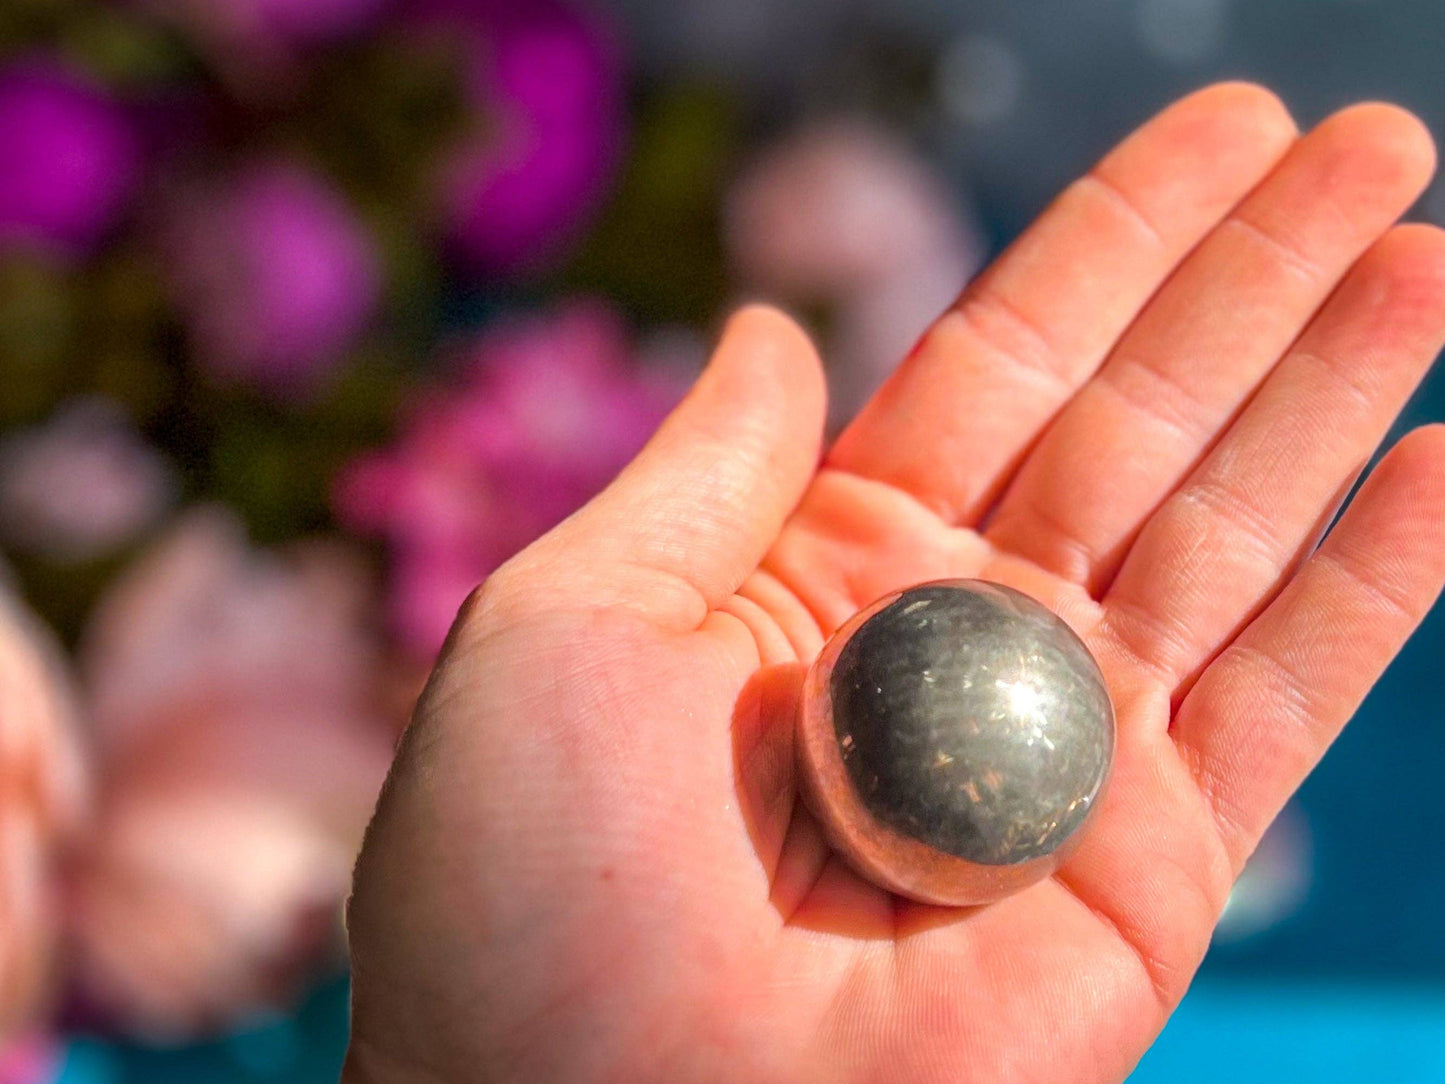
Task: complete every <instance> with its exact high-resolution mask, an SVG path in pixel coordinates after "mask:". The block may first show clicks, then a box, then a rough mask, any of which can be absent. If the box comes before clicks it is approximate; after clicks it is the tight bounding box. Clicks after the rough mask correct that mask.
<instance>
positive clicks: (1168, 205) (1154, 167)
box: [828, 84, 1295, 524]
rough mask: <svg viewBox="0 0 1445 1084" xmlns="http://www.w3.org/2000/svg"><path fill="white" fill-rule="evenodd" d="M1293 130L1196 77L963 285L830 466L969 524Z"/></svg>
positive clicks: (1245, 92) (1268, 109)
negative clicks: (1197, 86) (1198, 85)
mask: <svg viewBox="0 0 1445 1084" xmlns="http://www.w3.org/2000/svg"><path fill="white" fill-rule="evenodd" d="M1294 137H1295V128H1294V124H1293V122H1292V121H1291V120H1290V118H1289V116H1288V115H1287V114H1286V112H1285V110H1284V107H1283V106H1281V105H1280V103H1279V101H1278V100H1277V99H1275V98H1274V97H1273V96H1272V95H1270V94H1269V93H1268V92H1267V91H1264V90H1261V89H1259V88H1257V87H1252V86H1248V85H1243V84H1224V85H1220V86H1215V87H1210V88H1208V89H1206V90H1203V91H1201V92H1199V93H1197V94H1194V95H1192V96H1190V97H1188V98H1185V99H1184V100H1183V101H1181V102H1179V103H1177V104H1175V105H1173V106H1171V107H1170V108H1169V109H1167V110H1165V111H1164V112H1163V113H1161V114H1160V115H1159V116H1158V117H1156V118H1154V119H1153V120H1152V121H1150V122H1149V123H1148V124H1146V125H1144V127H1142V128H1141V129H1139V131H1137V132H1135V133H1134V134H1133V135H1132V136H1130V137H1129V138H1128V139H1127V140H1125V141H1124V142H1123V143H1122V144H1120V145H1119V146H1118V147H1117V148H1116V149H1115V150H1114V151H1113V152H1112V153H1110V154H1109V155H1108V156H1107V157H1106V158H1105V159H1104V160H1103V161H1102V162H1100V163H1099V165H1098V166H1096V167H1095V168H1094V170H1093V171H1092V172H1091V173H1090V174H1089V175H1088V176H1086V177H1085V178H1083V179H1082V180H1080V181H1078V182H1076V183H1075V184H1073V185H1072V186H1070V187H1069V188H1068V189H1066V190H1065V191H1064V192H1063V194H1062V195H1060V196H1059V198H1058V199H1057V200H1055V201H1054V203H1053V205H1052V206H1051V207H1050V208H1049V209H1048V210H1047V211H1045V212H1044V214H1043V215H1042V217H1040V219H1039V220H1038V221H1037V222H1036V223H1034V225H1033V226H1031V227H1030V228H1029V230H1028V231H1027V232H1026V233H1025V234H1024V235H1023V236H1022V237H1020V238H1019V239H1018V240H1017V241H1016V242H1015V243H1014V244H1013V245H1012V246H1011V247H1010V248H1009V250H1008V251H1007V252H1006V253H1004V254H1003V256H1001V257H1000V258H999V259H998V261H997V262H996V263H995V264H994V265H993V267H992V268H990V269H989V270H988V271H987V272H985V273H984V275H983V276H981V277H980V278H979V279H978V280H976V281H975V282H974V283H973V284H971V285H970V286H969V288H968V289H967V290H966V291H965V292H964V295H963V297H962V298H961V299H960V301H959V303H958V304H957V305H956V306H955V307H954V308H953V309H951V310H950V311H949V312H948V313H946V314H945V315H944V316H943V317H942V318H941V319H940V320H939V322H938V323H937V324H935V325H934V327H933V328H932V329H931V330H930V331H929V332H928V334H927V335H925V336H924V338H923V340H922V341H921V342H920V344H919V346H918V347H917V348H916V349H915V351H914V353H913V355H912V356H910V357H909V358H908V360H906V361H905V362H904V363H903V365H902V366H901V367H900V368H899V370H898V371H897V372H896V373H895V374H894V375H893V377H892V379H890V380H889V382H888V383H887V384H886V385H885V386H884V388H883V389H882V390H881V391H880V392H879V394H878V395H877V396H876V397H875V398H874V400H873V401H872V402H871V403H870V404H869V405H868V406H867V407H866V408H865V409H864V410H863V412H862V414H860V415H859V417H858V418H857V420H856V421H854V423H853V424H852V425H851V426H849V428H848V429H847V430H846V431H845V432H844V433H843V435H842V436H841V437H840V439H839V440H838V443H837V445H836V447H834V448H833V450H832V452H831V453H830V455H829V458H828V463H829V465H830V466H833V467H836V468H838V469H840V470H844V471H849V472H852V473H856V474H860V475H863V476H865V477H869V478H872V479H875V480H877V481H882V482H886V483H889V484H890V485H893V486H895V487H897V488H899V489H902V490H903V491H905V492H907V493H910V494H912V495H914V496H915V497H917V498H918V499H919V500H920V501H922V502H923V503H924V504H926V505H927V506H929V507H930V508H932V509H934V510H935V511H937V512H938V513H939V514H940V515H942V516H943V517H944V518H945V519H947V520H948V521H950V522H958V523H965V524H967V523H971V522H973V521H974V520H975V519H976V518H977V517H978V516H979V515H980V514H981V513H982V511H983V510H984V509H985V508H986V507H987V506H988V505H989V504H990V502H991V501H992V500H993V499H994V497H995V495H996V493H997V492H998V489H999V487H1000V485H1001V483H1002V480H1003V479H1005V478H1006V477H1007V475H1008V474H1009V472H1010V471H1011V470H1012V469H1013V466H1014V465H1015V464H1016V462H1017V461H1018V459H1019V457H1020V456H1021V455H1022V453H1023V451H1024V450H1025V449H1026V448H1027V447H1028V446H1029V445H1030V444H1031V443H1032V442H1033V440H1034V438H1035V436H1036V435H1037V432H1038V430H1039V428H1040V427H1041V426H1042V425H1043V424H1044V423H1045V422H1046V421H1047V420H1048V419H1049V418H1050V417H1051V416H1052V415H1053V414H1054V412H1055V411H1056V410H1057V409H1058V408H1059V406H1060V405H1061V404H1062V403H1064V402H1065V401H1066V400H1067V399H1068V398H1069V397H1070V396H1071V395H1072V394H1073V393H1074V391H1075V390H1076V389H1077V388H1078V387H1079V385H1080V384H1082V383H1083V382H1084V381H1085V380H1086V379H1087V378H1088V377H1089V376H1090V375H1091V374H1092V373H1093V372H1094V370H1095V369H1096V368H1097V367H1098V365H1099V363H1100V361H1101V360H1102V359H1103V358H1104V356H1105V354H1106V353H1107V352H1108V350H1109V348H1110V347H1111V346H1112V345H1113V343H1114V341H1115V340H1116V339H1117V338H1118V337H1119V335H1120V334H1121V333H1122V332H1123V331H1124V329H1125V328H1126V327H1127V326H1128V325H1129V323H1130V321H1132V320H1133V319H1134V317H1135V315H1136V314H1137V313H1138V312H1139V310H1140V309H1141V308H1143V306H1144V304H1145V302H1146V301H1147V300H1148V299H1149V297H1150V296H1151V295H1152V294H1153V293H1154V292H1155V291H1156V290H1157V289H1158V288H1159V285H1160V283H1161V282H1162V281H1163V280H1164V278H1165V277H1166V276H1167V275H1168V274H1169V272H1170V271H1171V270H1172V269H1173V268H1174V266H1175V265H1176V264H1177V263H1178V262H1179V260H1180V259H1181V258H1182V257H1183V256H1184V254H1185V253H1186V252H1188V251H1189V250H1190V249H1191V248H1193V247H1194V245H1195V244H1196V243H1197V242H1198V241H1199V239H1200V238H1201V237H1203V236H1204V235H1205V234H1206V233H1207V232H1208V231H1209V229H1210V228H1211V227H1213V226H1214V225H1215V224H1216V223H1217V222H1218V221H1219V219H1220V217H1221V216H1222V215H1224V214H1225V213H1226V212H1227V211H1228V210H1229V209H1230V208H1231V207H1233V206H1234V205H1235V204H1236V203H1237V202H1238V201H1239V199H1240V198H1241V197H1242V196H1243V195H1244V194H1245V193H1246V192H1248V191H1249V190H1250V189H1251V188H1253V187H1254V185H1255V184H1256V183H1258V181H1259V180H1260V179H1261V178H1262V177H1263V176H1264V175H1265V174H1266V173H1268V172H1269V170H1270V168H1271V167H1272V166H1273V165H1274V164H1275V163H1276V162H1277V161H1278V160H1279V158H1280V156H1281V155H1282V154H1283V153H1284V152H1285V150H1286V149H1287V148H1288V147H1289V145H1290V144H1291V143H1292V142H1293V140H1294Z"/></svg>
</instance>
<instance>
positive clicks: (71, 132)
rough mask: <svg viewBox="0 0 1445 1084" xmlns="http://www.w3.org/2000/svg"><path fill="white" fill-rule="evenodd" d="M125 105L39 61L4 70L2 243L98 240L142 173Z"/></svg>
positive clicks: (62, 245) (74, 246)
mask: <svg viewBox="0 0 1445 1084" xmlns="http://www.w3.org/2000/svg"><path fill="white" fill-rule="evenodd" d="M140 158H141V155H140V142H139V139H138V137H137V134H136V132H135V129H134V127H133V125H132V123H131V118H130V117H129V116H127V114H126V111H125V109H124V108H122V106H121V105H120V104H119V103H118V102H116V101H114V100H113V99H111V98H109V97H107V96H106V95H105V94H104V93H103V92H102V91H101V90H100V89H99V88H98V87H96V86H94V85H93V84H91V83H90V82H88V81H87V80H86V79H85V78H83V77H82V76H80V75H78V74H75V73H73V72H70V71H68V70H66V69H65V68H63V67H61V66H60V64H59V63H57V62H54V61H51V60H48V59H42V58H34V59H29V60H22V61H15V62H12V63H10V64H8V65H6V66H5V67H3V68H0V246H10V245H15V244H22V245H33V246H38V247H41V248H46V249H51V250H59V251H61V252H65V253H74V252H77V251H83V250H85V249H86V248H88V247H90V246H92V245H94V244H95V243H96V242H97V241H99V240H100V239H101V238H102V237H103V236H104V234H105V233H106V231H108V230H109V229H111V228H112V227H113V226H114V225H115V224H116V222H117V220H118V219H119V217H120V215H121V214H122V213H123V212H124V211H125V207H126V203H127V201H128V199H129V197H130V196H131V194H132V192H133V191H134V190H135V186H136V182H137V180H138V179H139V176H140V165H141V162H140Z"/></svg>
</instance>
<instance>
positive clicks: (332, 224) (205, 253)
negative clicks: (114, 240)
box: [168, 164, 381, 396]
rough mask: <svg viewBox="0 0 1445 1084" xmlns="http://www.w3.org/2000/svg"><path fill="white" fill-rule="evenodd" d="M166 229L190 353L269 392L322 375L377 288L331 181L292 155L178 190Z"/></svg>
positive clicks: (309, 385) (351, 217)
mask: <svg viewBox="0 0 1445 1084" xmlns="http://www.w3.org/2000/svg"><path fill="white" fill-rule="evenodd" d="M168 238H169V247H170V253H169V254H170V257H171V259H170V264H171V271H172V282H173V292H174V294H175V297H176V302H177V305H178V307H179V308H180V309H181V311H182V313H183V315H184V317H185V319H186V322H187V324H188V325H189V328H190V333H191V345H192V348H193V350H194V352H195V355H196V361H197V363H198V364H199V365H200V366H201V367H202V368H204V369H206V370H207V371H208V372H210V373H211V375H213V376H214V377H216V378H217V379H219V380H221V381H223V382H228V383H237V384H248V385H251V386H253V387H256V388H258V389H260V390H262V391H265V392H269V393H271V394H273V395H278V396H288V395H304V394H306V393H307V392H310V391H313V390H314V389H315V388H316V387H317V386H318V385H320V384H322V383H324V382H325V380H326V378H327V377H328V376H330V375H331V374H332V373H333V371H334V370H335V368H336V366H337V365H338V363H339V362H340V361H341V360H342V359H343V357H344V355H345V352H346V350H347V348H348V347H350V346H351V345H352V344H353V343H354V342H355V340H356V339H357V337H358V336H359V335H360V334H361V332H362V331H363V330H365V328H366V326H367V323H368V321H369V320H370V317H371V314H372V311H373V309H374V308H375V306H376V303H377V300H378V298H379V295H380V292H381V267H380V259H379V257H378V255H377V252H376V248H375V245H374V243H373V241H372V238H371V237H370V235H369V234H368V233H367V231H366V229H365V228H364V227H363V225H362V224H361V222H359V221H358V220H357V218H356V215H355V213H354V212H353V211H352V209H351V207H350V206H349V205H348V204H347V202H346V200H345V199H344V197H343V196H342V195H341V194H340V193H339V192H337V191H336V190H335V189H334V188H332V187H331V186H330V185H329V184H328V183H327V182H326V181H325V180H324V179H322V178H321V177H319V176H317V175H316V174H314V173H311V172H308V171H307V170H304V169H302V168H300V167H298V166H294V165H283V164H270V165H259V166H254V167H252V168H251V169H249V170H248V171H246V172H244V173H242V174H240V175H239V176H236V177H233V178H231V179H229V180H228V181H227V182H225V183H223V184H220V185H217V186H215V187H213V188H210V189H206V190H200V191H195V192H192V193H190V195H189V197H188V198H187V200H186V202H185V206H184V207H183V208H182V210H181V211H180V213H179V214H178V216H177V219H176V221H175V222H174V223H173V225H172V228H171V230H170V232H169V235H168Z"/></svg>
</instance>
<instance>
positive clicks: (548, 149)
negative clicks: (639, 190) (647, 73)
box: [412, 0, 626, 275]
mask: <svg viewBox="0 0 1445 1084" xmlns="http://www.w3.org/2000/svg"><path fill="white" fill-rule="evenodd" d="M412 11H413V16H414V22H416V23H417V24H419V25H421V26H422V27H425V28H429V29H430V30H431V31H433V32H436V33H439V34H446V35H447V36H448V38H452V39H457V40H460V41H461V42H462V44H463V47H464V48H465V49H466V50H467V51H468V54H469V57H470V62H469V67H468V70H467V71H466V73H465V74H466V87H467V91H468V95H469V98H470V100H471V103H472V105H473V107H474V108H475V109H476V110H477V111H478V112H479V113H480V114H481V115H482V116H483V117H485V118H486V124H485V131H484V134H482V135H481V136H479V137H478V138H477V139H476V140H474V141H472V142H471V143H469V144H468V145H466V146H464V147H462V148H460V149H459V150H458V151H457V152H456V153H455V154H454V155H453V156H452V158H451V160H450V162H449V163H448V165H447V167H446V169H445V171H444V175H443V176H444V181H443V186H442V193H441V201H442V209H443V214H444V216H445V218H446V222H447V228H448V232H449V235H450V238H451V242H452V245H453V247H454V249H455V250H456V253H457V255H458V256H459V257H460V258H461V259H462V261H463V262H464V263H466V264H467V265H469V266H470V267H472V268H474V269H475V270H477V271H480V272H482V273H490V274H501V275H509V274H516V273H526V272H528V271H532V270H535V269H537V268H539V267H543V266H545V265H547V264H549V263H552V262H555V260H556V259H557V258H558V256H559V255H560V254H562V253H563V252H564V251H565V249H566V248H567V246H568V245H569V244H570V243H571V242H573V241H574V240H575V239H576V238H577V237H578V235H579V234H580V233H581V231H582V229H583V228H584V227H585V225H586V224H587V222H588V221H589V220H590V219H591V218H592V216H593V214H594V213H595V212H596V211H597V209H598V207H599V206H600V204H601V202H602V200H603V198H604V197H605V196H606V195H607V193H608V192H609V191H610V188H611V183H612V180H613V178H614V176H615V174H616V171H617V167H618V165H619V164H620V162H621V157H622V150H623V144H624V142H625V129H626V111H625V103H624V101H623V79H622V64H621V61H620V59H619V56H618V49H617V46H616V44H615V42H614V41H613V39H612V37H611V35H610V34H609V33H608V32H607V31H606V30H604V29H603V27H602V26H601V24H600V23H599V22H598V21H596V19H594V18H591V17H587V16H584V15H583V14H582V13H581V12H580V11H579V10H577V9H576V8H573V7H571V6H568V5H567V4H565V3H561V2H559V0H530V2H528V3H515V2H512V0H415V2H414V3H413V5H412Z"/></svg>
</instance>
